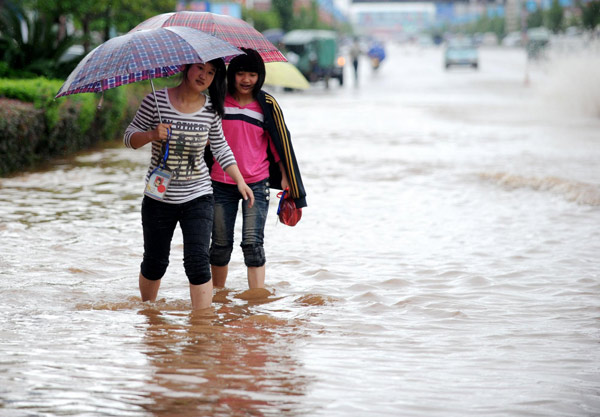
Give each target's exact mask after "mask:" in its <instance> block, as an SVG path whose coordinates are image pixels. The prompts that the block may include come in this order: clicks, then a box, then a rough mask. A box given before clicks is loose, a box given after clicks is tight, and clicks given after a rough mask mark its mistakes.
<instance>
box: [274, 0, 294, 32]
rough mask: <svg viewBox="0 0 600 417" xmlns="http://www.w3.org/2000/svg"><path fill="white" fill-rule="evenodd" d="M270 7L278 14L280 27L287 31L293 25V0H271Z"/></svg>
mask: <svg viewBox="0 0 600 417" xmlns="http://www.w3.org/2000/svg"><path fill="white" fill-rule="evenodd" d="M271 7H272V8H273V9H274V10H275V11H276V12H277V14H278V15H279V19H280V21H281V28H282V29H283V30H284V31H286V32H287V31H289V30H291V29H292V27H293V21H294V1H293V0H272V2H271Z"/></svg>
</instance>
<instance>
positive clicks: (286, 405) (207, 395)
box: [139, 304, 309, 417]
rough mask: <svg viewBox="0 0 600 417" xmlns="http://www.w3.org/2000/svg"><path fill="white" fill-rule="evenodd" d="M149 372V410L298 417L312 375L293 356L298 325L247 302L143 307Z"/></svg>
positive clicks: (160, 413)
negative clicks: (202, 307) (208, 308)
mask: <svg viewBox="0 0 600 417" xmlns="http://www.w3.org/2000/svg"><path fill="white" fill-rule="evenodd" d="M139 314H141V315H143V316H145V317H146V322H147V324H146V328H145V335H144V343H145V346H146V349H145V351H144V354H145V355H146V356H147V358H148V361H149V364H150V366H151V367H152V369H153V371H152V373H151V375H152V376H151V381H148V384H147V386H146V388H147V390H148V391H147V397H148V402H147V403H146V404H145V405H142V407H143V408H144V409H146V410H147V411H148V412H150V413H152V415H154V416H173V415H177V416H181V417H185V416H194V417H196V416H199V415H210V416H268V415H278V416H295V415H300V414H303V412H302V410H301V409H300V401H301V398H302V396H304V395H305V393H306V389H307V384H308V383H309V380H308V378H307V377H306V376H304V375H303V373H302V363H301V362H300V361H299V360H298V359H297V358H295V352H294V349H295V347H294V346H295V343H296V342H295V341H294V340H293V339H292V333H294V338H297V336H298V334H299V332H298V330H297V329H296V327H297V325H296V324H293V323H292V324H291V323H289V322H288V321H287V320H281V319H276V318H273V317H270V316H268V315H264V314H259V315H256V314H253V313H252V310H251V307H250V306H249V305H230V304H223V305H221V306H219V307H218V308H217V309H215V310H214V311H212V312H210V313H206V312H191V313H190V312H188V311H186V310H183V311H160V310H158V309H154V308H146V309H143V310H140V312H139Z"/></svg>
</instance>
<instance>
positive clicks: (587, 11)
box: [581, 0, 600, 30]
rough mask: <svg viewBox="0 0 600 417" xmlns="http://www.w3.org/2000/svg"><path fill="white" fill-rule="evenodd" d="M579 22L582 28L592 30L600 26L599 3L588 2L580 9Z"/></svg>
mask: <svg viewBox="0 0 600 417" xmlns="http://www.w3.org/2000/svg"><path fill="white" fill-rule="evenodd" d="M581 13H582V14H581V21H582V23H583V27H584V28H586V29H589V30H594V29H595V28H596V26H599V25H600V1H597V0H596V1H590V2H589V3H587V4H585V5H584V6H583V7H582V9H581Z"/></svg>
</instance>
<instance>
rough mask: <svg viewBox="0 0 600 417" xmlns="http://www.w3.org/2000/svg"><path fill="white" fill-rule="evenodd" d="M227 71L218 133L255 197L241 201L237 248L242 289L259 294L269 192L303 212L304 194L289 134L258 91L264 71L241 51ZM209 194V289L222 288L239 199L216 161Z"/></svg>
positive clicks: (274, 106)
mask: <svg viewBox="0 0 600 417" xmlns="http://www.w3.org/2000/svg"><path fill="white" fill-rule="evenodd" d="M242 50H243V51H244V52H246V55H238V56H237V57H235V58H234V59H233V60H231V62H230V64H229V68H228V69H227V95H226V97H225V117H224V118H223V131H224V133H225V138H226V139H227V142H228V143H229V146H230V147H231V150H232V151H233V154H234V155H235V158H236V160H237V161H238V164H239V167H240V171H241V172H242V175H243V176H244V180H245V181H246V183H248V185H249V186H250V188H252V191H253V192H254V196H255V203H254V206H251V205H249V204H248V202H247V201H242V222H243V223H242V240H241V247H242V251H243V254H244V263H245V264H246V267H247V278H248V287H249V288H251V289H253V288H264V286H265V263H266V256H265V250H264V229H265V223H266V220H267V212H268V209H269V189H270V188H276V189H283V190H285V189H288V193H289V195H290V196H291V197H292V198H293V199H294V202H295V204H296V207H298V208H301V207H304V206H306V198H305V197H306V193H305V191H304V186H303V185H302V179H301V177H300V171H299V168H298V164H297V162H296V157H295V154H294V149H293V147H292V142H291V137H290V132H289V130H288V128H287V126H286V124H285V120H284V118H283V112H282V110H281V108H280V107H279V104H278V103H277V101H276V100H275V98H274V97H273V96H272V95H270V94H267V93H265V92H264V91H262V86H263V83H264V81H265V74H266V73H265V65H264V62H263V60H262V58H261V56H260V55H259V54H258V52H256V51H254V50H252V49H245V48H242ZM211 177H212V180H213V189H214V192H215V222H214V227H213V234H212V243H211V247H210V263H211V269H212V276H213V282H214V285H215V287H224V286H225V281H226V279H227V274H228V265H229V261H230V259H231V253H232V251H233V243H234V236H233V234H234V227H235V221H236V217H237V213H238V207H239V202H240V199H241V197H242V195H241V194H240V193H239V191H238V189H237V188H236V187H235V185H234V183H233V181H232V180H231V178H229V176H228V175H226V174H225V173H224V172H223V169H222V166H221V163H220V161H218V160H217V161H216V163H215V164H214V165H213V167H212V169H211Z"/></svg>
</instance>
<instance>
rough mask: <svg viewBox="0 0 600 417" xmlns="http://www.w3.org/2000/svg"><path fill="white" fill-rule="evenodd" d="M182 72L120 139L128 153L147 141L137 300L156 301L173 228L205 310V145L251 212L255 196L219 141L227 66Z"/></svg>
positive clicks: (148, 101)
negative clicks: (175, 83) (178, 80)
mask: <svg viewBox="0 0 600 417" xmlns="http://www.w3.org/2000/svg"><path fill="white" fill-rule="evenodd" d="M182 74H183V79H182V81H181V83H180V84H179V85H178V86H177V87H173V88H165V89H163V90H160V91H157V92H156V95H157V100H158V107H159V108H158V109H157V108H156V106H155V102H154V99H153V96H152V94H149V95H148V96H146V98H145V99H144V100H143V101H142V104H141V105H140V108H139V109H138V111H137V113H136V115H135V118H134V119H133V121H132V122H131V124H130V125H129V127H128V128H127V129H126V130H125V134H124V138H123V140H124V143H125V146H127V147H128V148H133V149H138V148H140V147H142V146H144V145H147V144H148V143H151V144H152V153H151V157H150V166H149V167H148V172H147V174H146V183H147V184H146V191H145V193H144V194H145V195H144V199H143V201H142V227H143V230H144V258H143V261H142V264H141V266H140V274H139V287H140V294H141V297H142V301H155V300H156V297H157V295H158V289H159V286H160V280H161V278H162V277H163V276H164V274H165V272H166V270H167V266H168V265H169V253H170V250H171V239H172V238H173V233H174V231H175V227H176V226H177V223H179V226H180V227H181V231H182V234H183V265H184V268H185V273H186V275H187V278H188V280H189V283H190V297H191V300H192V308H193V309H194V310H197V309H204V308H208V307H210V305H211V303H212V292H213V286H212V280H211V272H210V264H209V246H210V235H211V232H212V223H213V213H214V199H213V190H212V186H211V180H210V175H209V172H208V167H207V166H206V163H205V160H204V149H205V147H206V144H207V142H208V141H209V140H210V144H211V149H212V151H213V154H214V155H215V157H216V159H217V161H219V163H220V164H221V166H222V167H223V168H224V169H225V171H226V172H227V175H229V176H230V178H233V180H232V181H233V182H234V184H236V187H237V190H238V192H239V193H240V195H241V196H242V198H243V199H244V200H246V203H247V204H248V206H249V207H252V205H253V203H254V195H253V193H252V190H251V189H250V187H248V185H246V183H245V182H244V179H243V177H242V174H241V173H240V170H239V169H238V166H237V164H236V160H235V157H234V156H233V153H232V152H231V149H230V148H229V145H228V144H227V142H226V141H225V137H224V136H223V129H222V124H221V117H222V116H223V113H224V111H223V100H224V94H225V63H224V62H223V60H222V59H216V60H213V61H209V62H207V63H205V64H188V65H187V66H186V68H185V70H184V71H183V73H182ZM205 90H208V93H209V94H208V95H206V94H205V93H204V91H205ZM158 110H160V113H159V112H158ZM159 114H160V115H162V117H163V120H162V123H161V122H160V119H159ZM169 149H171V152H169Z"/></svg>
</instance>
